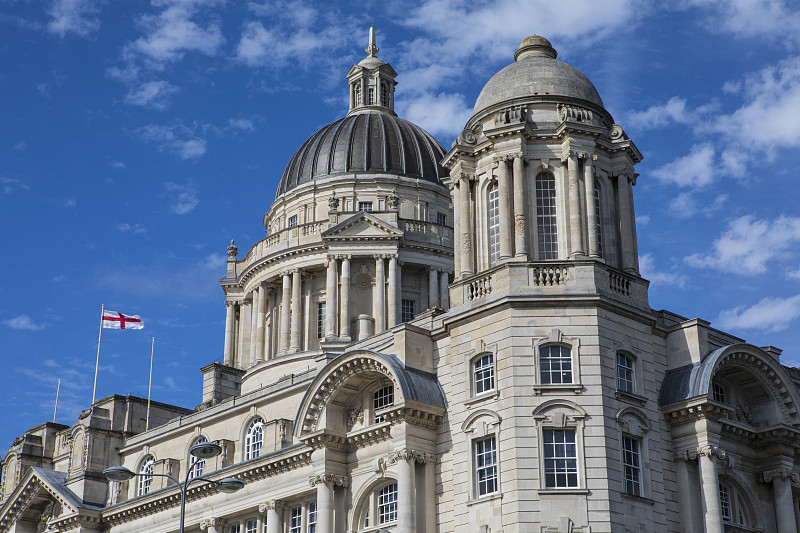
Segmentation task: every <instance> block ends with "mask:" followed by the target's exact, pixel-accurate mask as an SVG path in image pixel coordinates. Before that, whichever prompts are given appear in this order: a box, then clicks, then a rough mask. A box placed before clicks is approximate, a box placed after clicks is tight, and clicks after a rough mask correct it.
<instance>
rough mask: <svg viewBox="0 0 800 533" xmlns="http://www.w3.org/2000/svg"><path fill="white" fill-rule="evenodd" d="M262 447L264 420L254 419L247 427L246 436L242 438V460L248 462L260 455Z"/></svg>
mask: <svg viewBox="0 0 800 533" xmlns="http://www.w3.org/2000/svg"><path fill="white" fill-rule="evenodd" d="M263 445H264V419H263V418H261V417H258V418H256V419H255V420H253V421H252V422H250V425H249V426H247V435H246V436H245V438H244V460H245V461H249V460H250V459H255V458H256V457H258V456H259V455H261V447H262V446H263Z"/></svg>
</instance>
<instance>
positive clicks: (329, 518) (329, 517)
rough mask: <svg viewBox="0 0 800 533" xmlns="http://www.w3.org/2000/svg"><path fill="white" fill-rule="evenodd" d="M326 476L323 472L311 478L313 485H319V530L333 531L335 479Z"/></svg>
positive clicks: (322, 531)
mask: <svg viewBox="0 0 800 533" xmlns="http://www.w3.org/2000/svg"><path fill="white" fill-rule="evenodd" d="M325 477H326V476H325V475H324V474H322V475H320V476H316V477H314V478H312V480H311V486H312V487H313V486H314V485H316V487H317V531H318V532H319V533H333V481H327V480H325V479H324V478H325ZM267 533H269V532H267Z"/></svg>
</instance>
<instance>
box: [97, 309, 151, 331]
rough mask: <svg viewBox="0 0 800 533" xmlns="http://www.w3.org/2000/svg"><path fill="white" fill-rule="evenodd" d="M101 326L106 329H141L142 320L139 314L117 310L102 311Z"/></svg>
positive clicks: (142, 325)
mask: <svg viewBox="0 0 800 533" xmlns="http://www.w3.org/2000/svg"><path fill="white" fill-rule="evenodd" d="M103 327H104V328H106V329H142V328H143V327H144V322H142V319H141V318H140V317H139V315H123V314H122V313H118V312H117V311H105V310H104V311H103Z"/></svg>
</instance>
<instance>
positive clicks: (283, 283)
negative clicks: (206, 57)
mask: <svg viewBox="0 0 800 533" xmlns="http://www.w3.org/2000/svg"><path fill="white" fill-rule="evenodd" d="M367 52H368V54H369V55H368V57H367V58H366V59H364V60H363V61H361V62H360V63H359V64H358V65H355V66H354V67H353V68H352V69H351V70H350V71H349V72H348V74H347V77H348V86H349V91H350V111H349V113H348V116H347V117H345V118H344V119H342V120H340V121H337V122H335V123H333V124H331V125H329V126H326V127H325V128H323V129H322V130H320V131H319V132H318V133H317V134H315V135H314V136H312V137H311V138H310V139H309V141H308V142H307V143H305V144H304V145H303V147H301V148H300V150H298V152H297V153H296V154H295V156H294V157H293V158H292V159H291V160H290V162H289V164H288V166H287V169H286V172H285V173H284V176H283V179H282V180H281V183H280V185H279V188H278V196H277V198H276V200H275V202H274V203H273V204H272V206H271V207H270V208H269V210H268V211H267V213H266V214H265V215H264V218H263V224H264V227H265V229H266V231H267V236H266V237H265V238H264V239H262V240H261V241H259V242H257V243H255V244H253V245H252V246H251V248H250V249H249V251H248V252H247V253H246V254H245V255H244V257H242V258H239V254H238V248H237V246H236V245H235V244H234V243H233V242H231V245H230V246H229V247H228V256H229V259H228V263H227V272H226V274H225V276H224V277H223V279H222V280H221V285H222V289H223V291H224V293H225V300H226V301H225V305H226V326H225V332H224V342H223V350H222V355H223V357H222V359H223V362H222V363H214V364H211V365H208V366H206V367H204V368H202V369H201V371H202V373H203V391H202V403H201V404H200V405H198V406H197V407H196V408H195V409H194V410H191V411H190V410H187V409H182V408H179V407H174V406H169V405H163V404H158V403H156V404H154V407H153V411H152V412H151V421H153V422H152V423H151V427H152V429H149V430H146V428H144V427H143V420H144V417H143V409H144V405H145V402H144V400H142V399H140V398H133V397H121V396H112V397H109V398H105V399H102V400H100V401H98V402H97V403H96V404H95V405H94V406H92V407H91V408H90V409H87V410H86V411H84V413H82V414H81V416H80V417H79V419H78V420H77V421H76V422H75V423H74V424H73V425H72V426H71V427H68V426H64V425H60V424H51V423H46V424H42V425H40V426H37V427H35V428H32V429H31V430H29V431H28V432H26V433H25V435H23V436H22V437H20V438H18V439H17V440H16V441H15V442H14V443H13V445H12V447H11V451H10V452H9V454H8V455H7V456H6V458H5V459H4V462H3V465H4V470H3V479H2V490H0V502H1V504H0V505H1V506H0V532H5V531H14V532H26V533H27V532H33V531H47V532H64V533H66V532H72V531H77V532H105V531H109V532H113V533H127V532H141V531H148V532H164V533H166V532H173V531H177V530H178V523H179V516H180V490H179V487H178V486H176V485H175V484H174V482H173V481H170V480H169V477H166V476H172V477H174V478H178V479H183V478H185V477H186V476H187V474H190V475H191V477H192V478H199V477H203V478H207V479H209V480H210V481H211V482H208V481H201V480H196V481H195V482H194V483H192V484H191V486H190V487H189V488H188V494H187V505H186V513H185V518H186V530H187V531H209V532H211V533H256V532H258V533H263V532H264V531H267V532H268V533H300V532H308V533H310V532H312V531H313V532H324V533H348V532H379V531H382V532H385V531H390V532H397V533H412V532H418V533H445V532H462V531H463V532H476V533H499V532H504V533H532V532H536V533H555V532H559V533H577V532H583V533H588V532H594V533H598V532H599V533H603V532H615V533H616V532H621V533H622V532H625V533H627V532H636V533H641V532H689V531H692V532H704V531H705V532H709V533H712V532H713V533H722V532H723V531H725V532H728V531H749V532H765V533H766V532H781V533H783V532H790V533H797V531H798V521H799V520H800V519H799V518H798V517H800V513H798V503H797V502H798V499H800V497H796V496H794V494H795V493H796V492H797V491H798V490H800V473H799V472H800V471H798V470H796V468H795V450H796V449H797V448H798V447H800V413H798V406H799V405H800V392H798V383H800V371H798V370H796V369H793V368H788V367H785V366H782V365H781V364H780V350H778V349H775V348H772V347H762V348H759V347H756V346H752V345H749V344H746V343H745V342H744V341H743V340H742V339H738V338H736V337H733V336H731V335H728V334H726V333H724V332H721V331H718V330H715V329H713V328H710V327H709V323H707V322H704V321H702V320H699V319H694V320H687V319H685V318H683V317H680V316H677V315H674V314H672V313H669V312H667V311H660V312H656V311H653V310H652V309H650V307H649V304H648V299H647V289H648V282H647V281H646V280H644V279H642V277H641V276H640V275H639V271H638V263H637V257H638V253H637V249H636V224H635V215H634V205H633V192H632V189H633V186H635V185H636V180H637V174H636V173H635V171H634V167H635V165H636V164H637V163H638V162H639V161H640V160H641V154H640V153H639V151H638V150H637V148H636V146H635V145H634V144H633V142H632V141H631V140H630V139H629V138H628V136H627V135H626V134H625V132H624V131H623V129H622V128H621V127H620V126H619V125H617V124H615V123H614V121H613V118H612V117H611V115H610V114H609V113H608V112H607V111H606V110H605V109H604V108H603V103H602V100H601V99H600V96H599V94H598V92H597V90H596V89H595V88H594V86H593V85H592V84H591V82H590V81H589V80H588V79H586V77H585V76H583V74H581V73H580V72H578V71H577V70H576V69H574V68H573V67H571V66H569V65H567V64H565V63H562V62H560V61H558V60H557V59H556V52H555V50H554V49H553V48H552V47H551V46H550V43H549V42H548V41H547V40H546V39H544V38H541V37H529V38H528V39H525V40H524V41H523V42H522V44H521V45H520V48H519V49H518V50H517V53H516V54H515V56H514V59H515V62H514V63H512V64H511V65H509V66H508V67H506V68H504V69H503V70H501V71H500V72H498V74H496V75H495V76H494V77H493V78H492V79H491V80H490V81H489V82H488V83H487V85H486V87H485V88H484V90H483V92H482V93H481V95H480V96H479V98H478V100H477V103H476V105H475V111H474V114H473V117H472V118H471V119H470V120H469V121H468V122H467V124H466V125H465V127H464V129H463V132H462V134H461V135H459V136H458V138H457V139H456V140H455V141H454V142H453V145H452V148H451V149H450V150H449V151H448V152H445V150H444V149H443V148H442V147H441V146H440V145H439V144H438V143H437V142H436V141H435V140H434V139H433V138H432V137H431V136H430V135H428V134H427V133H425V132H424V131H423V130H421V129H420V128H418V127H417V126H414V125H413V124H411V123H409V122H407V121H403V120H402V119H400V118H398V117H397V116H396V115H395V113H394V86H395V80H394V78H395V76H396V73H395V72H394V70H392V68H391V67H390V66H389V65H387V64H386V63H384V62H383V61H381V60H380V59H379V58H378V57H377V55H376V54H377V52H378V48H377V46H376V44H375V41H374V34H371V39H370V45H369V47H368V48H367ZM203 440H208V441H213V442H215V443H217V444H218V445H219V446H220V448H221V453H220V454H219V455H217V456H215V457H212V458H208V459H205V460H203V461H202V462H201V463H197V462H196V461H195V460H194V459H193V457H192V456H191V454H190V448H191V447H192V445H194V444H196V443H198V442H202V441H203ZM193 463H194V466H192V464H193ZM112 466H114V467H119V466H124V467H127V468H128V469H129V470H131V471H133V472H136V473H139V475H138V476H136V477H134V478H133V479H131V480H130V481H123V482H118V481H108V480H107V479H106V477H105V476H104V474H103V470H104V469H106V468H108V467H112ZM190 469H191V470H190ZM229 477H235V478H238V479H239V480H241V481H244V483H245V486H244V488H243V489H242V490H240V491H238V492H236V493H233V494H227V493H224V492H221V491H220V490H219V489H218V487H217V486H216V485H215V484H214V482H216V481H219V480H220V479H222V478H229Z"/></svg>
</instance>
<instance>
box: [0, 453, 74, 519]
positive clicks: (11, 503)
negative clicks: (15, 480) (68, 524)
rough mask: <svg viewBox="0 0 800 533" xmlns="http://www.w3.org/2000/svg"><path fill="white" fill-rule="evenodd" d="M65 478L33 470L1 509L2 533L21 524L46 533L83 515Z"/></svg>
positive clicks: (43, 470)
mask: <svg viewBox="0 0 800 533" xmlns="http://www.w3.org/2000/svg"><path fill="white" fill-rule="evenodd" d="M65 478H66V476H65V474H64V473H62V472H54V471H52V470H45V469H40V468H31V469H30V470H29V471H28V473H27V474H26V476H25V479H24V480H23V481H22V482H21V483H20V484H19V485H18V486H17V488H16V489H14V492H13V493H12V494H11V496H10V497H9V498H8V500H6V502H5V504H3V507H2V509H0V532H5V531H9V530H10V529H11V528H12V526H13V525H14V524H15V523H16V522H18V521H26V522H33V523H34V524H36V526H37V530H38V531H45V532H46V531H50V528H49V527H48V524H50V523H52V522H54V521H58V520H60V519H61V518H62V517H68V516H75V515H78V514H80V511H81V507H82V506H81V505H80V503H79V502H80V500H79V499H78V497H77V496H76V495H75V494H74V493H73V492H72V491H70V490H69V489H67V488H66V486H64V485H63V483H62V482H63V479H65Z"/></svg>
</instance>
